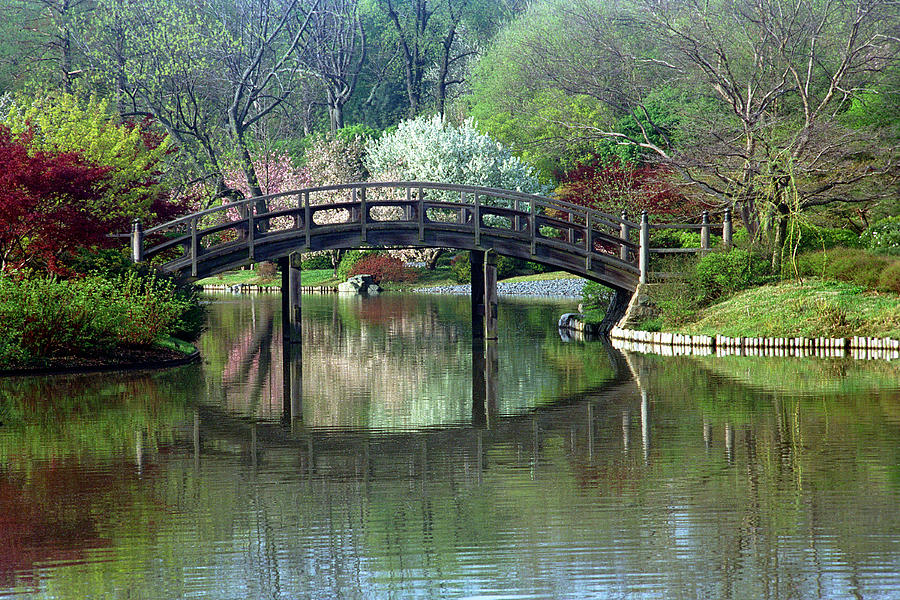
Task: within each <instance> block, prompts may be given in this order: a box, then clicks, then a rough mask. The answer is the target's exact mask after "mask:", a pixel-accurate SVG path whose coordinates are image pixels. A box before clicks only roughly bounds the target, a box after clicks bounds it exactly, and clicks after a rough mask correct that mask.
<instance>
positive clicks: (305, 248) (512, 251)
mask: <svg viewBox="0 0 900 600" xmlns="http://www.w3.org/2000/svg"><path fill="white" fill-rule="evenodd" d="M398 225H399V224H397V223H392V224H391V227H390V228H378V227H377V226H375V227H372V226H370V228H369V229H368V231H367V232H366V238H365V239H362V238H361V236H360V229H359V225H358V224H357V225H351V224H347V225H346V227H342V226H340V225H338V226H334V225H332V226H326V227H321V228H319V229H312V231H310V234H309V235H308V236H307V235H306V233H305V231H277V232H271V233H269V234H265V235H259V234H257V236H256V239H255V240H254V241H255V243H254V249H253V256H252V258H251V256H250V255H249V254H248V247H247V242H246V241H235V242H229V243H224V244H218V245H216V246H214V247H212V248H209V249H207V250H204V251H203V252H202V253H200V255H199V256H198V257H197V259H196V261H193V260H192V259H191V257H190V256H189V255H188V254H187V253H185V256H183V257H180V258H176V259H174V260H172V261H170V262H168V263H165V264H164V265H163V266H162V268H163V270H165V271H167V272H171V273H176V274H181V275H182V276H183V277H184V278H186V279H190V280H194V279H202V278H204V277H209V276H210V275H215V274H217V273H221V272H224V271H229V270H232V269H236V268H239V267H243V266H247V265H249V264H252V263H257V262H263V261H277V260H278V259H279V258H284V257H286V256H289V255H290V254H292V253H295V252H312V251H318V250H351V249H373V250H375V249H405V248H452V249H458V250H475V251H488V250H490V251H493V252H496V253H497V254H499V255H503V256H508V257H512V258H520V259H524V260H529V261H533V262H536V263H539V264H542V265H546V266H549V267H551V268H554V269H559V270H563V271H567V272H569V273H572V274H573V275H578V276H580V277H584V278H586V279H589V280H591V281H595V282H597V283H600V284H602V285H604V286H607V287H609V288H612V289H613V290H615V291H617V292H622V293H624V294H627V295H628V296H630V295H631V293H632V292H634V289H635V287H636V284H637V278H636V277H635V275H634V274H633V273H630V272H628V271H625V270H622V269H620V268H619V267H618V266H617V265H616V264H613V263H607V262H605V261H604V255H602V254H599V253H597V252H594V253H593V256H592V257H591V258H592V259H591V260H586V254H587V253H586V252H584V251H582V252H580V253H574V252H573V251H572V250H571V249H569V248H560V247H555V246H553V245H545V244H535V245H534V247H532V244H531V242H530V241H524V240H520V239H516V237H513V236H510V235H509V232H508V231H505V230H498V231H497V232H496V233H492V232H491V231H490V230H488V229H482V232H481V235H480V238H481V239H480V241H479V243H478V244H476V243H475V240H474V238H473V236H472V233H471V232H458V231H454V230H453V229H451V228H450V227H447V228H444V227H441V226H440V225H438V226H435V225H436V224H430V225H431V226H430V227H429V228H426V229H425V230H424V231H423V232H420V230H419V229H418V228H417V227H416V228H409V229H407V228H403V227H398ZM170 244H171V242H170ZM170 244H169V245H170ZM194 263H195V266H194ZM588 267H589V268H588ZM192 271H193V274H192Z"/></svg>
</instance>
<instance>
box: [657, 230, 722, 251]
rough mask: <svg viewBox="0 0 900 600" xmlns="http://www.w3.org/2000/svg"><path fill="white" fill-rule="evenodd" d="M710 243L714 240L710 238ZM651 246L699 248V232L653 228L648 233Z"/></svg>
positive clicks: (712, 243)
mask: <svg viewBox="0 0 900 600" xmlns="http://www.w3.org/2000/svg"><path fill="white" fill-rule="evenodd" d="M710 244H711V245H714V242H713V241H712V240H710ZM650 246H651V247H653V248H699V247H700V232H699V231H691V230H686V229H654V230H652V231H651V233H650Z"/></svg>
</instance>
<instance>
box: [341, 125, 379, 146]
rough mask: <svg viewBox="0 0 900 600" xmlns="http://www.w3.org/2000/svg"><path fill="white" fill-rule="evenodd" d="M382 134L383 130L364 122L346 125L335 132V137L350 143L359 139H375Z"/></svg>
mask: <svg viewBox="0 0 900 600" xmlns="http://www.w3.org/2000/svg"><path fill="white" fill-rule="evenodd" d="M380 135H381V132H380V131H379V130H377V129H375V128H373V127H369V126H368V125H366V124H364V123H354V124H353V125H345V126H344V127H341V128H340V129H338V130H337V131H335V132H334V137H336V138H337V139H339V140H341V141H342V142H344V143H345V144H350V143H352V142H354V141H355V140H357V139H360V140H374V139H377V138H378V136H380Z"/></svg>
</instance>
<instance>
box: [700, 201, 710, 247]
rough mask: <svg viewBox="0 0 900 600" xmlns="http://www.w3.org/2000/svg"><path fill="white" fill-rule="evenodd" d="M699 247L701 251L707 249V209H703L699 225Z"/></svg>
mask: <svg viewBox="0 0 900 600" xmlns="http://www.w3.org/2000/svg"><path fill="white" fill-rule="evenodd" d="M700 248H702V249H703V253H705V252H707V251H708V250H709V211H708V210H704V211H703V220H702V222H701V225H700Z"/></svg>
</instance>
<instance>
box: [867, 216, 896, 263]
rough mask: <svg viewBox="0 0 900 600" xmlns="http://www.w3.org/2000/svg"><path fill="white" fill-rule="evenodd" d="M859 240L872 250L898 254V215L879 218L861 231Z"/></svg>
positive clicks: (879, 252) (880, 252) (893, 254)
mask: <svg viewBox="0 0 900 600" xmlns="http://www.w3.org/2000/svg"><path fill="white" fill-rule="evenodd" d="M859 241H860V242H861V243H862V245H863V246H864V247H865V248H868V249H869V250H871V251H872V252H877V253H878V254H889V255H892V256H900V216H897V217H887V218H885V219H881V220H880V221H878V222H877V223H875V224H874V225H872V226H871V227H869V228H868V229H866V230H865V231H863V232H862V235H860V236H859Z"/></svg>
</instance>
